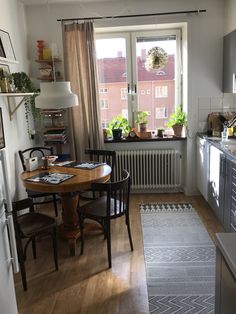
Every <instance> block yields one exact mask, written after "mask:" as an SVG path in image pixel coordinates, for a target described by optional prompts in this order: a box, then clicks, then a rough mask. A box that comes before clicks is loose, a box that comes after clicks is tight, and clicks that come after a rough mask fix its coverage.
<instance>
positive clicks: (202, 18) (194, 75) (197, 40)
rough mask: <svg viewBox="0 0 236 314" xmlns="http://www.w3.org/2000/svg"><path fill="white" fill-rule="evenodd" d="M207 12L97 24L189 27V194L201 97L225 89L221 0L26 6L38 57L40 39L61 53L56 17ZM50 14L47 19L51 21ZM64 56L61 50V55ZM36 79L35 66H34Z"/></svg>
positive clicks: (193, 183)
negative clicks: (197, 10)
mask: <svg viewBox="0 0 236 314" xmlns="http://www.w3.org/2000/svg"><path fill="white" fill-rule="evenodd" d="M195 9H206V10H207V12H206V13H203V14H200V15H199V16H196V15H184V14H182V15H173V16H162V17H161V16H155V17H148V18H135V19H134V18H132V19H126V18H125V19H110V20H107V21H99V23H98V22H96V25H97V26H122V25H135V24H137V25H138V24H140V25H142V24H161V23H185V22H186V23H187V32H186V36H187V40H188V44H187V46H186V45H185V46H186V47H187V49H188V51H187V58H188V60H187V67H188V72H187V75H188V77H187V80H185V82H187V84H186V85H185V92H186V89H187V93H186V94H187V102H186V103H185V104H184V105H185V106H186V107H187V111H188V121H189V128H190V137H189V138H188V141H187V150H186V151H187V158H186V160H187V162H186V187H187V188H186V193H187V194H194V193H197V190H196V174H195V146H196V143H195V133H196V131H197V130H198V121H197V119H196V117H197V115H198V99H199V97H221V96H222V94H221V86H222V38H223V31H224V23H223V17H224V1H223V0H199V1H197V3H196V1H195V0H174V1H173V0H146V1H139V0H138V1H137V0H136V1H134V0H132V1H116V2H114V1H112V2H111V3H109V2H104V3H99V4H96V3H91V2H90V3H88V4H86V3H83V4H67V5H59V4H57V5H56V4H55V5H52V4H51V5H50V6H49V7H47V6H46V5H44V6H28V7H27V10H26V16H27V24H28V29H30V34H29V46H28V48H29V52H30V53H29V55H30V59H31V60H34V58H35V56H36V40H37V39H44V40H46V41H49V42H50V41H52V40H53V41H55V42H57V43H58V45H59V47H60V49H61V29H60V23H59V22H56V19H58V18H72V17H88V16H104V15H114V16H115V15H122V14H123V15H125V14H143V13H153V12H166V11H167V12H168V11H186V10H195ZM48 16H49V19H48ZM61 56H62V52H61ZM31 69H32V75H34V76H36V75H37V74H36V72H37V66H36V65H34V66H33V67H32V68H31Z"/></svg>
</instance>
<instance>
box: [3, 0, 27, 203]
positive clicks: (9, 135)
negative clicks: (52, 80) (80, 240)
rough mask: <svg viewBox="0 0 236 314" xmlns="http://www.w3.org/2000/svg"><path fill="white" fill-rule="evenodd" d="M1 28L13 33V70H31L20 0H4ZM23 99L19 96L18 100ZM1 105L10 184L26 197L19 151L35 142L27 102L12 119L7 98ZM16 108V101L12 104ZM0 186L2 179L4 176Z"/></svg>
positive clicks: (15, 196)
mask: <svg viewBox="0 0 236 314" xmlns="http://www.w3.org/2000/svg"><path fill="white" fill-rule="evenodd" d="M0 29H3V30H5V31H7V32H9V34H10V37H11V40H12V44H13V48H14V51H15V54H16V58H17V60H18V61H19V64H17V65H12V64H10V65H9V67H10V71H11V73H13V72H19V71H24V72H27V71H28V66H29V62H28V60H27V55H26V49H27V44H26V39H27V33H26V24H25V15H24V7H23V5H22V4H20V3H19V2H18V1H17V0H1V9H0ZM17 100H19V98H18V99H17ZM0 107H1V108H2V113H3V123H4V132H5V141H6V155H7V163H8V169H9V174H10V178H9V179H10V186H11V193H12V197H13V198H18V197H22V196H24V195H25V193H24V188H23V187H22V184H21V182H20V179H19V173H20V172H21V171H22V169H21V166H20V164H19V157H18V154H17V152H18V150H19V149H24V148H26V147H27V146H29V145H31V144H30V141H29V139H28V138H29V137H28V134H27V131H26V122H25V114H24V105H22V106H21V107H20V108H19V109H18V110H17V112H16V113H15V114H14V116H13V120H12V121H10V119H9V114H8V110H7V99H6V98H5V97H0ZM12 107H13V108H14V103H13V104H12ZM0 188H2V181H1V179H0Z"/></svg>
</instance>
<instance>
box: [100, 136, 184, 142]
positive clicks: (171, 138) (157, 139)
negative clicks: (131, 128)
mask: <svg viewBox="0 0 236 314" xmlns="http://www.w3.org/2000/svg"><path fill="white" fill-rule="evenodd" d="M186 139H187V138H186V137H176V136H164V137H152V138H131V139H130V138H129V139H127V138H122V139H121V140H113V139H108V140H104V143H130V142H165V141H166V142H168V141H183V140H186Z"/></svg>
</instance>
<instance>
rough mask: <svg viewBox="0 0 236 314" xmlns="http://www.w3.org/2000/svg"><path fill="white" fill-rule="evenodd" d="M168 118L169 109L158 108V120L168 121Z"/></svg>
mask: <svg viewBox="0 0 236 314" xmlns="http://www.w3.org/2000/svg"><path fill="white" fill-rule="evenodd" d="M166 118H168V108H166V107H160V108H156V119H166Z"/></svg>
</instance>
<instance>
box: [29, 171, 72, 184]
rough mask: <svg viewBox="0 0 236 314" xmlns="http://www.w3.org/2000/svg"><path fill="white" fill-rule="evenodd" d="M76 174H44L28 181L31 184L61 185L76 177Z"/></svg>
mask: <svg viewBox="0 0 236 314" xmlns="http://www.w3.org/2000/svg"><path fill="white" fill-rule="evenodd" d="M74 176H75V175H74V174H67V173H58V172H42V173H39V174H37V175H35V176H32V177H30V178H28V179H26V180H27V181H31V182H40V183H47V184H59V183H62V182H64V181H66V180H69V179H70V178H72V177H74Z"/></svg>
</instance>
